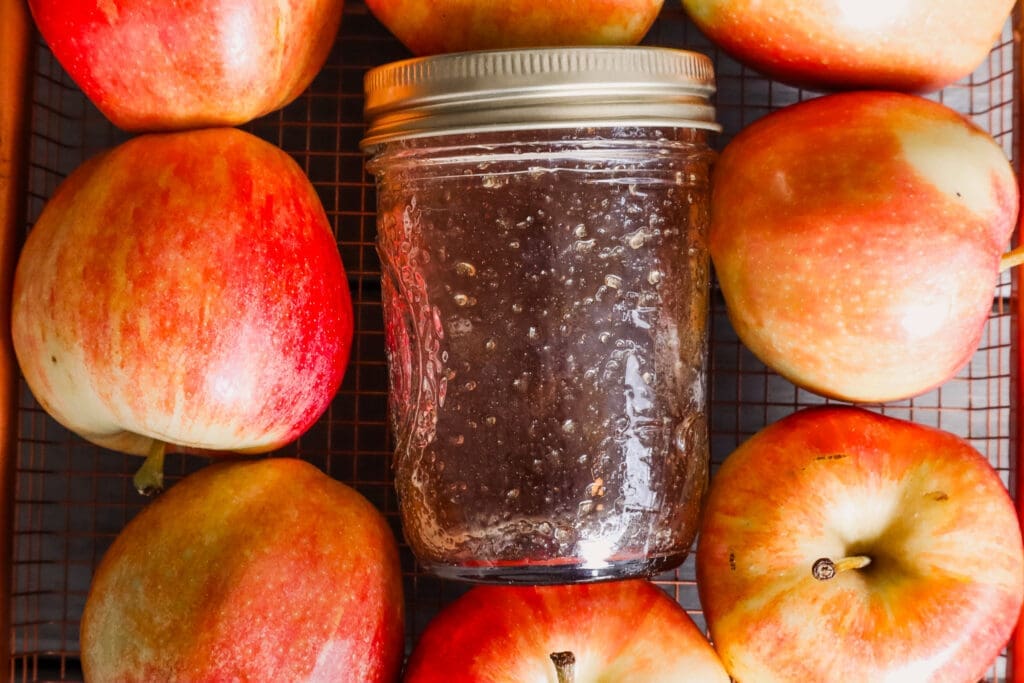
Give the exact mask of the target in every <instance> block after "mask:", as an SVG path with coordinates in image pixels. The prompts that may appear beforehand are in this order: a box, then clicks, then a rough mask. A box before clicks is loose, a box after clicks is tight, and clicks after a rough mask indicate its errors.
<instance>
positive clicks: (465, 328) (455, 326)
mask: <svg viewBox="0 0 1024 683" xmlns="http://www.w3.org/2000/svg"><path fill="white" fill-rule="evenodd" d="M472 331H473V323H472V322H470V321H469V320H466V319H465V318H452V320H451V322H449V323H448V334H450V335H451V336H453V337H458V336H460V335H463V334H469V333H470V332H472Z"/></svg>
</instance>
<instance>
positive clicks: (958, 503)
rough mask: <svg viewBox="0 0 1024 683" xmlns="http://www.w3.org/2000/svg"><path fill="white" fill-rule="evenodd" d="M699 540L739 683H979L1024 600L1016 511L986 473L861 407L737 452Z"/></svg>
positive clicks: (775, 430) (704, 597) (703, 596)
mask: <svg viewBox="0 0 1024 683" xmlns="http://www.w3.org/2000/svg"><path fill="white" fill-rule="evenodd" d="M699 539H700V540H699V542H698V546H697V588H698V591H699V595H700V600H701V605H702V606H703V608H704V616H705V618H706V619H707V623H708V627H709V629H710V632H711V640H712V641H713V642H714V643H715V647H716V649H717V650H718V652H719V654H720V655H721V657H722V660H723V661H724V663H725V666H726V668H727V669H728V670H729V673H730V674H731V675H732V676H733V677H734V678H735V679H736V680H738V681H764V682H769V681H854V680H856V681H872V683H905V682H907V681H916V682H921V683H924V682H925V681H928V682H930V683H939V682H949V683H965V682H967V681H977V680H979V679H980V678H981V677H982V676H983V674H984V672H985V671H986V670H987V669H988V667H989V665H990V664H991V663H992V662H993V661H994V660H995V658H996V657H997V656H998V654H999V652H1000V651H1001V649H1002V647H1003V646H1004V644H1005V643H1006V642H1007V640H1008V639H1009V637H1010V634H1011V632H1012V630H1013V628H1014V626H1015V624H1016V623H1017V618H1018V615H1019V614H1020V611H1021V603H1022V600H1024V549H1022V543H1021V533H1020V527H1019V524H1018V521H1017V515H1016V513H1015V510H1014V504H1013V501H1012V499H1011V498H1010V495H1009V494H1008V492H1007V490H1006V488H1005V487H1004V486H1003V484H1002V482H1001V480H1000V478H999V475H998V474H997V473H996V472H995V470H994V469H993V468H992V467H991V466H990V465H989V463H988V461H987V460H986V459H985V458H984V457H982V456H981V454H980V453H978V452H977V451H976V450H974V448H973V447H971V445H970V444H969V443H968V442H967V441H965V440H963V439H961V438H960V437H958V436H956V435H954V434H951V433H949V432H945V431H942V430H939V429H935V428H932V427H926V426H923V425H918V424H914V423H912V422H907V421H904V420H899V419H895V418H891V417H886V416H883V415H879V414H876V413H873V412H870V411H867V410H864V409H862V408H857V407H852V406H830V407H820V408H810V409H805V410H802V411H798V412H796V413H794V414H792V415H790V416H788V417H786V418H783V419H782V420H780V421H778V422H775V423H773V424H771V425H769V426H768V427H766V428H764V429H762V430H761V431H760V432H758V433H757V434H755V435H754V436H753V437H751V438H750V439H748V440H747V441H746V442H744V443H743V444H741V445H740V447H739V448H738V449H736V450H735V451H734V452H733V453H732V454H731V455H730V456H729V457H728V458H726V460H725V462H724V463H723V464H722V466H721V468H720V470H719V471H718V474H717V475H716V476H715V477H714V478H713V479H712V482H711V489H710V493H709V496H708V499H707V504H706V507H705V510H704V520H703V524H702V527H701V532H700V536H699Z"/></svg>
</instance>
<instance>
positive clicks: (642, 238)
mask: <svg viewBox="0 0 1024 683" xmlns="http://www.w3.org/2000/svg"><path fill="white" fill-rule="evenodd" d="M646 241H647V233H645V232H644V231H643V230H637V231H636V232H633V233H630V234H629V235H626V244H628V245H629V247H630V249H639V248H640V247H642V246H644V242H646Z"/></svg>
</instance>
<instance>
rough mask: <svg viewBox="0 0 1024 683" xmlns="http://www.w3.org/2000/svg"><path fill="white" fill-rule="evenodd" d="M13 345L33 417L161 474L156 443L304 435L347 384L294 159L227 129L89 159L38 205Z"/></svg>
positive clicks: (233, 444) (335, 257)
mask: <svg viewBox="0 0 1024 683" xmlns="http://www.w3.org/2000/svg"><path fill="white" fill-rule="evenodd" d="M11 333H12V337H13V343H14V350H15V353H16V356H17V359H18V363H19V365H20V368H21V371H22V373H23V374H24V377H25V380H26V382H27V384H28V386H29V388H30V389H31V390H32V392H33V394H34V395H35V397H36V399H37V400H38V401H39V403H40V405H41V406H42V407H43V409H44V410H46V411H47V412H48V413H49V414H50V415H51V416H53V417H54V418H55V419H56V420H57V421H58V422H60V423H61V424H63V425H64V426H65V427H67V428H68V429H70V430H72V431H73V432H75V433H77V434H79V435H80V436H82V437H84V438H85V439H88V440H89V441H91V442H93V443H96V444H98V445H100V446H103V447H105V448H110V449H113V450H117V451H122V452H125V453H134V454H139V455H142V454H150V453H152V455H153V460H152V465H153V467H154V471H156V472H158V471H159V462H160V458H161V457H162V450H161V449H162V448H164V447H165V446H166V447H168V448H171V449H175V450H180V449H186V450H198V451H240V452H261V451H269V450H273V449H275V448H277V447H279V446H282V445H284V444H286V443H288V442H290V441H292V440H294V439H295V438H297V437H298V436H299V435H301V434H302V433H303V432H304V431H305V430H306V429H308V428H309V427H310V426H311V425H312V424H313V422H315V421H316V420H317V419H318V418H319V417H320V415H321V414H322V413H323V412H324V411H325V410H326V408H327V406H328V404H329V403H330V401H331V400H332V398H333V397H334V395H335V393H336V391H337V389H338V386H339V385H340V383H341V379H342V376H343V374H344V372H345V366H346V364H347V362H348V353H349V347H350V344H351V339H352V303H351V299H350V296H349V291H348V284H347V280H346V276H345V270H344V267H343V265H342V262H341V257H340V255H339V252H338V245H337V242H336V240H335V238H334V236H333V235H332V233H331V227H330V224H329V222H328V220H327V216H326V214H325V212H324V209H323V206H322V205H321V203H320V200H319V198H318V196H317V194H316V191H315V189H314V188H313V186H312V184H311V183H310V181H309V179H308V178H307V176H306V175H305V174H304V173H303V171H302V169H301V168H300V167H299V166H298V164H296V163H295V161H294V160H293V159H292V158H291V157H290V156H288V155H287V154H286V153H285V152H283V151H282V150H280V149H278V148H277V147H275V146H274V145H271V144H270V143H267V142H264V141H263V140H261V139H259V138H257V137H255V136H253V135H250V134H249V133H245V132H243V131H241V130H238V129H234V128H212V129H206V130H200V131H189V132H177V133H152V134H147V135H142V136H139V137H136V138H134V139H132V140H129V141H128V142H125V143H123V144H121V145H120V146H118V147H115V148H113V149H112V150H108V151H106V152H104V153H101V154H100V155H98V156H96V157H94V158H92V159H90V160H88V161H87V162H85V163H84V164H83V165H82V166H80V167H79V168H78V169H76V170H75V171H74V172H73V173H72V174H71V175H70V176H69V177H68V178H67V179H66V180H65V181H64V182H63V183H61V185H60V186H59V187H58V188H57V191H56V192H55V193H54V195H53V197H52V198H51V199H50V200H49V202H48V203H47V204H46V205H45V207H44V208H43V211H42V213H41V215H40V216H39V219H38V220H37V222H36V224H35V226H34V227H33V228H32V230H31V231H30V232H29V235H28V238H27V240H26V242H25V244H24V247H23V249H22V251H21V254H20V256H19V259H18V264H17V268H16V270H15V276H14V290H13V301H12V313H11ZM157 478H158V477H157ZM143 479H144V481H142V482H139V485H140V486H143V487H149V486H153V487H156V488H158V487H159V481H152V480H151V479H147V477H143Z"/></svg>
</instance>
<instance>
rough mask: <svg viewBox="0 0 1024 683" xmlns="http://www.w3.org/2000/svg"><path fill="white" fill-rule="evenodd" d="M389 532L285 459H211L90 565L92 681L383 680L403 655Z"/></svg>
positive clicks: (371, 514) (357, 504) (87, 633)
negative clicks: (98, 561) (227, 460)
mask: <svg viewBox="0 0 1024 683" xmlns="http://www.w3.org/2000/svg"><path fill="white" fill-rule="evenodd" d="M403 619H404V607H403V601H402V581H401V570H400V567H399V560H398V548H397V545H396V543H395V538H394V535H393V534H392V532H391V529H390V527H389V526H388V524H387V522H386V521H385V520H384V518H383V517H382V516H381V515H380V513H379V512H378V511H377V509H376V508H375V507H374V506H373V505H372V504H371V503H370V502H369V501H367V500H366V499H365V498H364V497H363V496H361V495H360V494H359V493H358V492H356V491H355V490H354V489H352V488H349V487H348V486H346V485H344V484H342V483H341V482H339V481H336V480H334V479H332V478H331V477H329V476H327V475H326V474H324V473H323V472H321V471H320V470H318V469H317V468H316V467H314V466H312V465H310V464H309V463H306V462H304V461H301V460H297V459H294V458H265V459H263V460H254V461H231V462H221V463H216V464H213V465H209V466H207V467H204V468H202V469H200V470H199V471H197V472H195V473H193V474H190V475H188V476H187V477H185V478H184V479H182V480H181V481H180V482H178V483H176V484H174V485H173V486H171V487H170V488H169V489H168V490H167V491H165V492H164V493H163V494H161V495H160V496H159V497H158V498H156V499H155V500H154V501H153V502H152V503H150V504H149V505H147V506H146V507H145V508H143V510H142V511H141V512H140V513H139V514H138V515H137V516H136V517H135V518H134V519H132V520H131V521H130V522H129V523H128V525H127V526H126V527H125V528H124V529H123V530H122V531H121V533H120V534H118V536H117V538H116V539H115V540H114V543H113V545H111V547H110V549H109V550H108V551H107V552H106V553H105V554H104V556H103V559H102V561H101V562H100V564H99V566H98V567H97V568H96V572H95V574H94V576H93V579H92V582H91V584H90V587H89V593H88V596H87V599H86V604H85V610H84V612H83V614H82V622H81V652H82V667H83V670H84V673H85V677H86V680H90V681H122V682H125V683H127V682H129V681H140V682H141V681H239V680H242V681H336V682H343V681H350V682H351V683H378V682H379V683H391V682H392V681H394V680H395V679H396V676H397V674H398V669H399V666H400V664H401V659H402V654H403V649H404V641H405V636H404V624H403Z"/></svg>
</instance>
